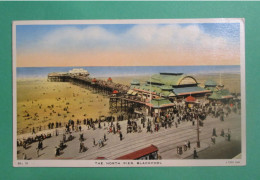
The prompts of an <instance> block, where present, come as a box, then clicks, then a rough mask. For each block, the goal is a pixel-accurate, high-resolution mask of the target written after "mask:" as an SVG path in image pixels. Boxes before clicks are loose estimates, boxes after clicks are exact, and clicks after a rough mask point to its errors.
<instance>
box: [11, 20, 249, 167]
mask: <svg viewBox="0 0 260 180" xmlns="http://www.w3.org/2000/svg"><path fill="white" fill-rule="evenodd" d="M129 23H132V24H143V23H149V24H158V23H179V24H184V23H240V70H241V72H240V74H241V109H242V110H241V136H242V137H241V146H242V147H241V159H214V160H199V159H191V160H184V159H181V160H18V159H17V144H16V143H17V142H16V140H17V117H16V115H17V93H16V26H17V25H54V24H55V25H61V24H64V25H65V24H66V25H71V24H129ZM12 50H13V51H12V56H13V57H12V60H13V62H12V63H13V83H12V85H13V166H14V167H165V166H179V167H183V166H244V165H246V91H245V19H243V18H213V19H129V20H120V19H118V20H32V21H31V20H26V21H24V20H22V21H13V24H12Z"/></svg>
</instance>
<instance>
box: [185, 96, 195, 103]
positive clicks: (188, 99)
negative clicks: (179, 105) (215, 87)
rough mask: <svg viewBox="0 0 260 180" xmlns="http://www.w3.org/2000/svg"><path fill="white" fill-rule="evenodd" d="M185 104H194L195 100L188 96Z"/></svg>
mask: <svg viewBox="0 0 260 180" xmlns="http://www.w3.org/2000/svg"><path fill="white" fill-rule="evenodd" d="M185 101H186V102H195V101H196V99H195V97H192V96H188V97H187V98H186V99H185Z"/></svg>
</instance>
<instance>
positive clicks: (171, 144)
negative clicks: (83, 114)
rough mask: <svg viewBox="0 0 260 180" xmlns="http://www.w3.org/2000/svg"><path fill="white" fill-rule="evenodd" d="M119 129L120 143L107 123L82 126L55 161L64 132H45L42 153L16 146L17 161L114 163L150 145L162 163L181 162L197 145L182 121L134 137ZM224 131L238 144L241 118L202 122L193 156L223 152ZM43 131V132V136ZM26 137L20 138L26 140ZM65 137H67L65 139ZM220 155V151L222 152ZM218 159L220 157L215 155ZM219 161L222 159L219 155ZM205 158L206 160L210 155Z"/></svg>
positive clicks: (188, 125) (34, 146)
mask: <svg viewBox="0 0 260 180" xmlns="http://www.w3.org/2000/svg"><path fill="white" fill-rule="evenodd" d="M136 121H137V125H138V126H141V127H142V125H141V120H140V119H138V120H136ZM119 124H120V126H121V132H122V134H123V140H122V141H120V138H119V134H113V133H108V130H107V127H108V123H107V122H106V123H103V122H102V123H101V126H102V127H101V128H100V129H99V128H97V124H96V129H95V130H93V129H88V128H87V126H86V125H81V126H82V131H81V132H72V135H73V136H75V138H74V139H73V140H72V141H68V142H66V145H67V147H66V148H65V149H64V150H63V151H62V154H61V155H60V156H57V157H55V147H56V146H58V145H59V143H60V141H61V140H62V139H63V133H64V132H65V128H60V129H58V132H59V135H58V136H56V135H55V131H56V130H55V129H53V130H47V131H49V132H51V133H52V134H53V135H54V136H52V137H51V138H49V139H45V140H44V141H43V149H42V150H40V151H39V157H38V155H37V145H38V143H37V142H36V143H32V144H31V145H29V147H28V148H27V149H24V148H23V147H22V146H18V148H17V150H18V159H22V157H23V153H25V154H26V156H27V159H33V160H37V159H41V160H42V159H81V160H90V159H92V160H93V159H96V158H97V157H104V158H106V159H115V158H117V157H120V156H122V155H125V154H128V153H131V152H133V151H137V150H139V149H142V148H144V147H147V146H149V145H151V144H153V145H155V146H157V147H158V149H159V155H160V156H161V158H162V159H184V158H189V157H191V155H192V153H193V147H195V146H196V141H197V129H196V124H195V126H192V122H190V121H188V122H187V121H185V122H181V123H180V124H178V127H177V128H176V127H175V126H172V127H171V128H169V127H168V128H167V129H165V128H160V130H159V131H158V132H153V133H151V132H146V128H142V129H141V132H140V133H138V132H136V133H128V134H127V133H126V129H127V128H126V126H127V121H126V120H125V121H119ZM213 128H216V132H217V135H218V137H216V144H213V143H212V142H211V137H212V130H213ZM222 129H224V131H225V133H226V132H227V130H228V129H230V130H231V141H232V140H233V139H235V140H236V141H237V142H239V143H241V139H240V137H241V116H240V115H238V114H234V113H231V114H230V115H229V116H228V117H227V118H225V121H220V120H219V118H212V117H209V116H208V117H207V118H206V120H204V126H203V127H200V141H201V147H200V148H196V149H197V152H198V153H199V152H201V151H203V150H207V149H209V148H214V146H215V147H218V148H220V147H219V146H217V145H218V144H220V143H221V142H222V144H223V146H221V148H222V149H225V143H223V142H225V141H226V140H225V138H224V137H221V136H220V132H221V130H222ZM47 131H46V132H47ZM81 133H83V134H84V138H85V140H84V141H83V143H84V146H86V147H87V148H88V150H87V151H85V152H81V153H80V152H79V149H80V141H79V134H81ZM104 134H105V135H106V138H107V140H106V141H105V142H104V146H103V147H99V146H98V145H96V146H94V145H93V138H95V141H96V143H98V141H99V139H103V138H104ZM28 135H30V134H27V135H26V134H24V135H23V136H25V137H26V136H28ZM67 136H68V135H67ZM20 137H21V136H20ZM188 140H189V141H190V142H191V149H189V150H187V151H185V152H184V153H183V154H182V155H179V154H177V149H176V148H177V146H183V145H184V144H185V142H186V141H188ZM223 152H224V151H223ZM218 156H219V158H220V159H221V156H222V155H221V154H219V155H218ZM223 157H225V155H224V154H223ZM206 158H210V153H209V155H208V156H206Z"/></svg>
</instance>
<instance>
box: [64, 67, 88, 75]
mask: <svg viewBox="0 0 260 180" xmlns="http://www.w3.org/2000/svg"><path fill="white" fill-rule="evenodd" d="M69 74H70V75H75V76H88V75H89V73H88V71H87V70H85V69H83V68H74V69H72V70H70V71H69Z"/></svg>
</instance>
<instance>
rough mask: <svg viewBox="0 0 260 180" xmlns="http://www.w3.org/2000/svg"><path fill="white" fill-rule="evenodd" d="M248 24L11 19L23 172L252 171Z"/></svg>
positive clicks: (17, 151)
mask: <svg viewBox="0 0 260 180" xmlns="http://www.w3.org/2000/svg"><path fill="white" fill-rule="evenodd" d="M245 114H246V108H245V21H244V19H156V20H77V21H76V20H73V21H14V22H13V165H14V166H15V167H150V166H153V167H156V166H242V165H245V164H246V119H245V117H246V115H245Z"/></svg>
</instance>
